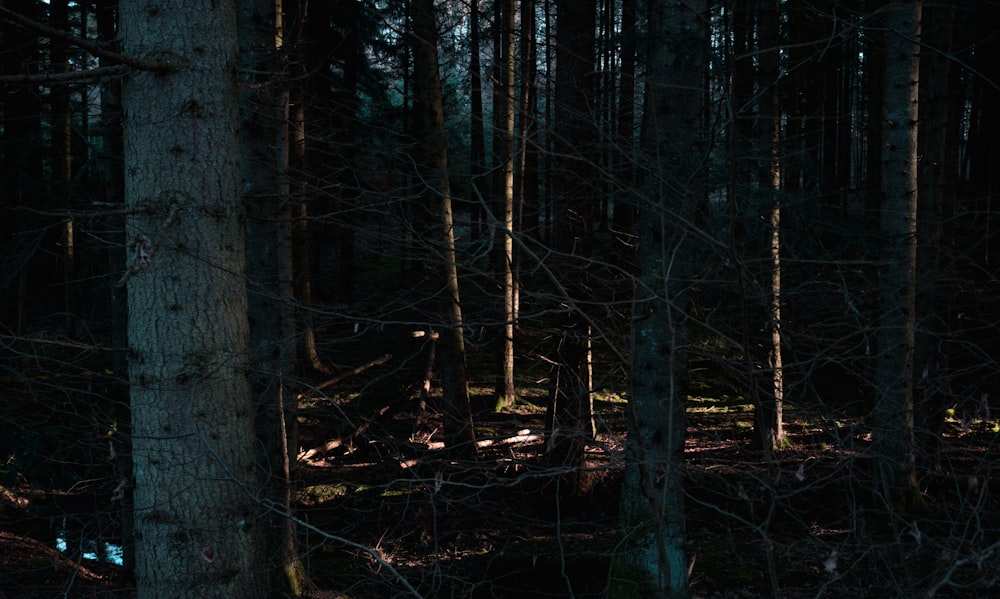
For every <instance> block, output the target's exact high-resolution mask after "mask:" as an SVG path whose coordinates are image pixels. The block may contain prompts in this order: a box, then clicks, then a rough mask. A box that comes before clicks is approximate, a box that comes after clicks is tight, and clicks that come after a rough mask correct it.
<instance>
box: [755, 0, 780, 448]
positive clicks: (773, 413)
mask: <svg viewBox="0 0 1000 599" xmlns="http://www.w3.org/2000/svg"><path fill="white" fill-rule="evenodd" d="M778 6H779V5H778V2H777V1H776V0H763V7H762V10H761V11H760V21H759V22H760V25H759V29H760V34H759V35H760V40H761V41H762V44H763V45H764V48H763V49H762V51H761V52H760V78H761V81H762V83H763V84H764V86H765V89H767V90H768V91H767V92H765V93H764V94H762V97H761V100H760V119H761V123H762V127H761V130H762V135H761V138H762V139H761V141H762V142H763V143H762V146H763V147H764V148H766V153H767V154H766V155H767V158H766V161H765V164H766V167H765V168H764V169H763V173H762V177H761V179H762V182H763V183H764V185H762V187H766V189H767V192H768V195H769V196H770V198H769V200H770V201H769V203H770V210H769V212H768V216H767V223H768V229H767V233H768V235H767V237H768V243H767V253H768V258H769V261H770V273H769V274H770V282H769V283H770V284H769V285H768V289H769V297H768V300H767V304H768V306H767V308H768V309H767V322H766V324H765V326H764V329H765V330H766V331H768V332H769V339H768V341H769V343H768V358H767V366H768V372H769V378H770V392H769V393H767V396H766V397H765V398H763V400H762V401H761V403H760V405H758V407H757V409H758V411H759V414H758V417H757V425H758V427H759V429H760V430H759V433H760V438H761V441H762V443H763V445H764V446H765V448H766V449H768V450H771V449H773V448H775V447H778V446H780V445H781V444H782V443H784V441H785V427H784V422H783V418H782V411H783V402H784V370H783V368H782V360H781V301H782V300H781V166H782V165H781V94H780V91H779V89H780V88H779V85H778V81H779V78H780V76H781V71H780V56H779V54H778V48H779V47H780V45H781V44H780V32H779V28H778V23H779V12H778Z"/></svg>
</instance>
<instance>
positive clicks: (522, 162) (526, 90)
mask: <svg viewBox="0 0 1000 599" xmlns="http://www.w3.org/2000/svg"><path fill="white" fill-rule="evenodd" d="M521 15H522V17H521V57H520V58H521V60H520V64H521V98H520V99H521V104H520V109H519V111H518V113H519V116H520V119H521V120H520V122H519V123H518V139H519V140H520V144H521V145H520V146H519V147H518V150H517V156H518V158H517V167H516V169H515V171H514V177H515V183H514V189H515V193H516V196H515V199H514V201H515V202H516V204H515V209H514V220H515V227H516V228H517V231H518V233H519V234H521V235H523V236H525V238H531V237H532V236H534V235H536V234H537V233H538V207H539V202H538V192H539V187H538V185H539V172H538V144H539V139H538V89H537V87H538V44H537V40H536V37H537V26H538V23H537V20H536V18H535V0H521ZM524 15H527V16H524ZM529 203H530V205H529ZM520 254H521V253H520V252H516V253H515V254H514V324H515V331H516V325H517V318H518V314H519V312H520V303H521V302H520V290H521V282H520V278H521V277H520V264H521V256H520Z"/></svg>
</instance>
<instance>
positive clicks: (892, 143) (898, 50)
mask: <svg viewBox="0 0 1000 599" xmlns="http://www.w3.org/2000/svg"><path fill="white" fill-rule="evenodd" d="M885 24H886V31H887V34H886V51H885V87H884V90H885V92H884V98H883V107H882V191H883V196H882V209H881V225H880V230H881V234H882V240H881V242H882V260H881V262H882V265H883V266H882V272H881V277H880V280H879V291H880V297H879V301H880V306H879V309H880V313H879V328H878V358H877V361H876V366H875V391H876V400H875V423H874V431H873V433H874V435H873V436H874V446H873V455H874V460H875V481H876V488H875V493H876V496H877V500H878V501H879V502H880V503H881V504H882V505H883V507H885V508H886V509H887V510H888V511H889V512H890V513H892V512H893V511H894V510H895V509H897V508H900V507H906V506H907V505H909V504H910V503H911V502H912V501H913V500H915V499H916V493H917V491H918V489H917V483H916V476H915V469H914V462H913V451H914V438H913V376H912V375H913V347H914V317H915V314H914V311H915V297H916V265H917V262H916V260H917V237H916V233H917V113H918V110H917V109H918V97H919V96H918V93H919V85H918V83H917V81H918V73H919V65H920V61H919V54H918V49H919V46H918V40H919V37H920V1H919V0H914V1H911V2H905V3H902V4H899V5H896V6H893V7H892V9H891V10H888V11H887V12H886V15H885Z"/></svg>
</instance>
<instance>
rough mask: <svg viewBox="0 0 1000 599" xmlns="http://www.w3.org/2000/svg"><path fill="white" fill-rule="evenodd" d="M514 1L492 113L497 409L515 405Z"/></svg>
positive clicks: (504, 24)
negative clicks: (498, 293)
mask: <svg viewBox="0 0 1000 599" xmlns="http://www.w3.org/2000/svg"><path fill="white" fill-rule="evenodd" d="M514 7H515V1H514V0H505V1H504V2H503V3H502V4H499V3H498V10H499V12H500V13H501V16H502V18H501V20H500V22H499V23H496V24H495V26H496V27H498V28H499V33H500V36H499V37H500V40H501V43H500V44H498V45H497V48H496V53H495V58H494V60H495V61H496V62H497V68H496V69H495V70H496V72H497V73H498V76H497V78H496V81H495V82H494V93H493V111H494V114H495V115H496V116H495V119H494V120H495V122H496V123H497V126H496V128H495V130H494V133H493V148H494V155H495V156H496V161H497V165H498V167H499V168H497V171H496V172H497V179H498V184H497V185H495V186H494V190H495V192H496V196H497V200H496V203H495V205H496V208H497V213H496V218H495V222H496V229H497V236H496V237H497V240H498V242H497V250H496V265H497V272H499V273H500V278H501V288H502V290H503V337H502V343H501V346H500V347H501V349H500V360H499V366H500V367H499V369H498V376H497V385H496V394H497V407H507V406H510V405H512V404H513V403H514V395H515V390H514V285H515V283H514V71H515V66H516V62H515V58H514V47H515V45H514V23H515V21H514ZM522 18H523V15H522Z"/></svg>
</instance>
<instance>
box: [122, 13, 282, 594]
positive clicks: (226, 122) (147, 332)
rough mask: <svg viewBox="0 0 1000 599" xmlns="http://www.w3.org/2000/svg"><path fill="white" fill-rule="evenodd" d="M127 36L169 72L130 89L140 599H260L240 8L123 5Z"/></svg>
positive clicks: (128, 180)
mask: <svg viewBox="0 0 1000 599" xmlns="http://www.w3.org/2000/svg"><path fill="white" fill-rule="evenodd" d="M206 32H210V34H206ZM121 36H122V40H123V44H124V48H123V49H124V52H125V53H126V54H128V55H129V56H136V57H141V58H143V59H148V60H159V61H164V62H168V63H169V64H170V65H171V70H170V71H169V72H166V73H160V74H154V73H149V72H133V73H132V74H131V75H130V76H129V77H128V78H127V79H126V81H125V85H124V89H123V98H124V101H123V106H124V112H125V119H124V126H125V195H126V200H127V206H128V208H129V211H130V213H131V215H130V216H129V217H128V220H127V222H126V227H127V235H128V238H127V243H128V248H129V254H130V263H129V269H128V271H127V273H128V274H127V276H126V280H127V285H128V309H129V333H128V336H129V379H130V384H131V392H132V427H133V430H132V432H133V468H134V470H133V471H134V482H135V532H136V539H137V540H136V567H135V575H136V588H137V594H138V595H139V596H141V597H171V598H183V597H190V598H192V599H194V598H198V599H204V598H219V599H223V598H225V599H229V598H232V597H246V598H254V597H263V596H265V595H266V592H265V588H264V586H265V585H264V577H263V576H262V572H263V571H264V568H263V561H262V559H261V556H262V552H261V538H262V532H263V531H262V530H261V529H260V518H259V516H260V514H259V505H258V503H257V499H258V494H257V485H256V479H257V476H256V469H255V461H254V446H253V439H254V425H253V396H252V392H251V387H250V379H249V373H248V364H247V350H248V336H249V330H248V329H249V326H248V321H247V295H246V283H245V279H244V273H245V268H246V263H245V247H244V230H243V227H244V222H243V218H244V214H243V209H242V205H241V196H240V145H239V135H238V131H239V126H238V124H239V120H238V114H237V113H238V111H237V105H238V87H237V78H236V73H237V68H238V51H237V38H236V10H235V5H234V2H233V1H232V0H213V1H212V2H208V1H207V0H204V1H197V2H185V3H177V4H175V5H172V7H171V8H170V9H169V10H165V9H156V8H155V7H151V6H150V5H148V4H146V3H143V2H136V1H134V0H133V1H128V2H123V3H122V5H121Z"/></svg>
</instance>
